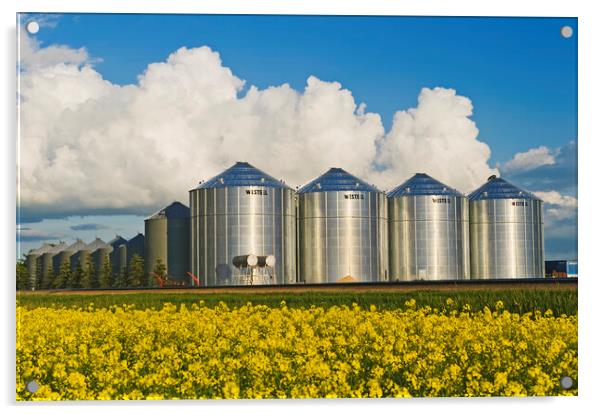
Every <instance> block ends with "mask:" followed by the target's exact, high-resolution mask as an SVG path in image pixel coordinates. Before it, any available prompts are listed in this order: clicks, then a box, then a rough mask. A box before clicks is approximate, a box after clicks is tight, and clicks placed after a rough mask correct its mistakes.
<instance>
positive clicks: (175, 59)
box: [18, 39, 497, 217]
mask: <svg viewBox="0 0 602 414" xmlns="http://www.w3.org/2000/svg"><path fill="white" fill-rule="evenodd" d="M30 40H31V39H30ZM22 44H23V43H22ZM28 45H29V46H27V47H30V49H29V50H28V51H27V53H25V55H23V53H22V54H21V59H22V62H21V63H22V65H21V68H22V70H21V73H20V90H19V92H20V95H19V96H20V115H21V119H20V149H21V151H20V152H21V157H20V159H19V160H18V167H19V168H20V171H21V175H20V177H21V181H20V183H19V185H20V197H21V203H22V204H21V207H22V211H23V213H24V215H25V216H28V215H29V216H36V215H37V216H44V217H49V216H65V215H73V214H78V215H79V214H91V213H110V212H115V213H117V212H130V213H131V212H136V213H142V214H145V213H148V212H151V211H153V210H155V209H157V208H158V207H161V206H163V205H165V204H167V203H169V202H171V201H173V200H181V201H183V202H185V203H187V202H188V190H189V189H191V188H192V187H194V186H195V185H196V184H197V182H198V181H199V180H201V179H208V178H210V177H212V176H213V175H215V174H217V173H219V172H221V171H222V170H223V169H224V168H227V167H229V166H230V165H232V164H233V163H234V162H236V161H239V160H245V161H248V162H250V163H252V164H253V165H255V166H257V167H258V168H260V169H263V170H265V171H266V172H268V173H269V174H272V175H273V176H275V177H277V178H283V179H285V180H286V182H287V183H288V184H289V185H291V186H293V187H294V186H297V185H303V184H304V183H306V182H307V181H309V180H310V179H313V178H314V177H316V176H317V175H319V174H321V173H323V172H324V171H325V170H326V169H328V168H329V167H332V166H337V167H342V168H344V169H346V170H348V171H349V172H351V173H352V174H356V175H358V176H360V177H362V178H365V179H367V180H369V181H371V182H373V183H374V184H376V185H377V186H379V187H380V188H382V189H390V188H392V187H393V186H395V185H397V184H399V183H401V182H402V181H403V180H405V179H407V178H409V176H410V175H411V174H413V173H414V172H423V171H424V172H427V173H429V174H432V175H433V176H434V177H435V178H438V179H440V180H442V181H444V182H446V183H448V184H450V185H452V186H455V187H456V188H458V189H460V190H462V191H469V190H472V189H474V188H476V187H477V186H478V185H480V184H481V183H482V182H483V181H484V180H485V179H486V177H487V176H489V175H490V174H493V173H496V172H497V170H495V169H492V168H490V167H489V166H488V164H487V162H488V159H489V156H490V150H489V147H488V146H487V145H486V144H484V143H483V142H480V141H479V140H478V139H477V136H478V129H477V128H476V125H475V124H474V122H473V121H472V120H471V119H470V116H471V115H472V104H471V102H470V100H469V99H468V98H466V97H462V96H459V95H457V94H456V92H455V91H454V90H452V89H445V88H435V89H426V88H425V89H423V90H422V91H421V92H420V95H419V97H418V106H417V107H416V108H412V109H408V110H406V111H400V112H398V113H397V114H396V115H395V119H394V122H393V126H392V129H391V131H389V132H388V133H386V132H385V130H384V127H383V125H382V122H381V118H380V116H379V115H378V114H375V113H370V112H367V111H366V106H365V105H364V104H362V103H357V102H356V100H355V98H354V97H353V94H352V92H351V91H349V90H348V89H345V88H344V87H343V86H342V85H341V84H340V83H338V82H325V81H322V80H320V79H317V78H316V77H313V76H310V77H309V78H308V79H307V84H306V86H305V89H304V90H303V91H296V90H294V89H293V88H291V87H290V86H289V85H288V84H283V85H277V86H272V87H269V88H267V89H262V90H260V89H258V88H256V87H255V86H250V88H249V89H248V91H247V92H246V93H245V94H244V95H242V96H241V91H242V88H243V86H244V81H243V80H241V79H240V78H238V77H237V76H236V75H235V74H233V73H232V71H231V70H230V69H229V68H228V67H226V66H225V65H224V64H223V62H222V61H221V58H220V56H219V54H218V53H217V52H215V51H213V50H211V49H210V48H208V47H205V46H204V47H199V48H193V49H187V48H181V49H179V50H177V51H175V52H174V53H172V54H171V55H170V56H169V57H168V58H167V60H166V61H164V62H157V63H152V64H150V65H149V66H148V67H147V69H146V71H145V72H144V73H143V74H141V75H140V76H139V79H138V82H137V84H133V85H126V86H119V85H115V84H112V83H110V82H108V81H106V80H104V79H103V78H102V76H101V75H100V74H99V73H98V72H97V71H96V70H95V69H94V68H93V67H92V66H91V65H90V62H91V61H90V57H89V56H88V53H87V52H86V50H85V49H80V50H73V49H69V48H67V47H65V46H49V47H47V48H43V47H40V46H39V45H38V44H37V43H35V42H33V43H31V42H30V43H29V44H28ZM50 52H52V53H50ZM59 52H60V53H59ZM62 52H65V53H64V54H63V55H61V53H62ZM23 59H25V61H23Z"/></svg>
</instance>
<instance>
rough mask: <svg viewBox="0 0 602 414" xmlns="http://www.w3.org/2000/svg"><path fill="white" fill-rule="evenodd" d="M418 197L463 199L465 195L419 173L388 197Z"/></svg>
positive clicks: (390, 192) (391, 192) (392, 191)
mask: <svg viewBox="0 0 602 414" xmlns="http://www.w3.org/2000/svg"><path fill="white" fill-rule="evenodd" d="M418 195H437V196H453V197H462V196H463V194H462V193H460V192H459V191H457V190H455V189H453V188H451V187H450V186H448V185H445V184H443V183H442V182H440V181H437V180H435V179H434V178H433V177H431V176H430V175H428V174H424V173H417V174H414V176H413V177H411V178H410V179H409V180H407V181H406V182H404V183H403V184H400V185H399V186H397V187H395V188H394V189H393V190H391V191H389V193H388V194H387V197H411V196H418Z"/></svg>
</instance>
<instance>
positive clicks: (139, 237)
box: [127, 233, 144, 246]
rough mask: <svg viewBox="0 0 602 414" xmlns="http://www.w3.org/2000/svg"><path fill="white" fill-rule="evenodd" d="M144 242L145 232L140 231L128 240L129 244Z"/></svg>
mask: <svg viewBox="0 0 602 414" xmlns="http://www.w3.org/2000/svg"><path fill="white" fill-rule="evenodd" d="M140 242H142V243H144V234H142V233H138V234H137V235H135V236H134V237H132V238H131V239H129V240H128V242H127V244H128V246H129V245H131V244H134V243H140Z"/></svg>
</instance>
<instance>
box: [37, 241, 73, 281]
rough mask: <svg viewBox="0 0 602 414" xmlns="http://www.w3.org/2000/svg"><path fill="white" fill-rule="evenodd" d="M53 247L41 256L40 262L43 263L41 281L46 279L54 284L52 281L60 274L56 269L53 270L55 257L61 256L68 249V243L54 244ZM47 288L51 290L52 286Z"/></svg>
mask: <svg viewBox="0 0 602 414" xmlns="http://www.w3.org/2000/svg"><path fill="white" fill-rule="evenodd" d="M51 246H52V247H51V248H49V249H48V250H47V251H46V252H44V253H43V254H42V255H41V256H40V259H39V260H40V261H41V278H42V279H41V280H42V281H44V279H46V280H47V281H48V282H52V280H53V279H54V275H55V274H56V273H58V272H57V271H56V270H55V269H54V268H53V259H54V257H55V256H56V255H57V254H59V253H60V252H61V251H63V250H64V249H65V247H67V243H65V242H60V243H58V244H54V245H51ZM46 287H47V288H51V287H52V286H50V285H49V286H46Z"/></svg>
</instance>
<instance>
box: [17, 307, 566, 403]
mask: <svg viewBox="0 0 602 414" xmlns="http://www.w3.org/2000/svg"><path fill="white" fill-rule="evenodd" d="M448 301H449V302H450V303H449V304H452V303H451V299H450V300H448ZM17 330H18V331H17V355H16V358H17V361H16V363H17V373H16V378H17V384H16V385H17V389H16V392H17V400H82V399H86V400H87V399H89V400H95V399H198V398H321V397H338V398H344V397H410V396H414V397H416V396H488V395H576V394H577V386H576V384H577V316H564V315H563V316H560V317H555V316H553V315H552V312H551V311H548V312H546V313H545V314H540V313H535V314H525V315H522V316H521V315H517V314H511V313H509V312H507V311H505V310H504V309H503V304H502V303H501V302H498V305H497V306H496V309H494V310H489V309H488V308H485V310H483V311H479V312H472V311H471V310H470V309H469V308H468V306H465V307H464V308H463V309H462V310H459V311H455V310H454V311H452V310H437V309H431V308H429V307H426V308H420V309H416V308H415V302H414V301H413V300H412V301H408V302H406V308H405V309H399V310H378V309H376V307H374V306H372V307H371V308H370V309H361V308H360V307H358V306H356V305H353V306H352V307H347V306H342V307H338V306H333V307H330V308H327V309H324V308H321V307H313V306H312V307H311V308H308V309H307V308H306V309H302V308H288V307H287V306H286V304H284V303H282V305H281V307H279V308H270V307H267V306H263V305H258V306H253V305H251V304H248V305H246V306H243V307H240V308H238V309H229V308H228V307H227V306H226V305H224V304H220V306H218V307H216V308H209V307H206V306H204V305H203V303H202V302H201V303H200V304H199V305H193V306H192V307H191V308H188V309H187V308H185V307H184V306H182V307H181V308H179V309H177V308H176V306H174V305H171V304H165V305H164V307H163V309H161V310H153V309H146V310H136V309H134V308H133V307H132V306H129V305H124V306H123V307H111V308H108V309H106V308H105V309H96V308H94V307H93V306H90V307H88V308H84V309H53V308H35V309H31V310H28V309H25V308H22V307H18V308H17ZM563 376H570V377H572V378H573V380H574V381H575V385H574V387H573V388H572V389H570V390H567V391H565V390H562V388H561V387H560V385H559V384H560V378H561V377H563ZM31 380H35V381H36V382H37V383H39V384H40V388H39V389H38V390H37V391H36V392H35V393H33V394H32V393H30V392H29V391H27V390H26V388H25V386H26V383H27V382H28V381H31Z"/></svg>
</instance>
